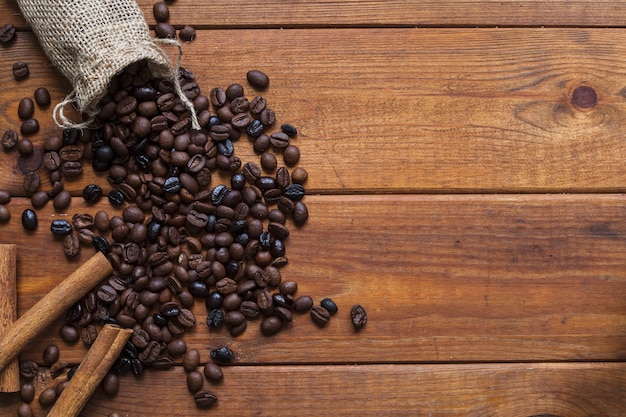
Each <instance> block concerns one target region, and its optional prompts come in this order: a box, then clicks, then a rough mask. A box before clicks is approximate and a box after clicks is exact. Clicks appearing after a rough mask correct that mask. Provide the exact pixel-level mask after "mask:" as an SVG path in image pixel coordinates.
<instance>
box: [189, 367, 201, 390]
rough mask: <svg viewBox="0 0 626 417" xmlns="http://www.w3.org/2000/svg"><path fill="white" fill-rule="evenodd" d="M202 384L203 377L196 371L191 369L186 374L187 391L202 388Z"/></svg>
mask: <svg viewBox="0 0 626 417" xmlns="http://www.w3.org/2000/svg"><path fill="white" fill-rule="evenodd" d="M202 385H204V377H203V376H202V374H201V373H200V372H198V371H191V372H189V373H188V374H187V389H189V392H192V393H195V392H198V391H200V390H201V389H202Z"/></svg>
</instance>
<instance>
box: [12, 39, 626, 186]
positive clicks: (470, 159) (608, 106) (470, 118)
mask: <svg viewBox="0 0 626 417" xmlns="http://www.w3.org/2000/svg"><path fill="white" fill-rule="evenodd" d="M206 33H207V34H208V33H210V37H209V36H204V37H203V36H202V34H200V36H199V40H198V41H197V42H195V43H192V44H189V45H186V46H185V57H184V65H185V66H186V67H188V68H189V69H191V70H192V71H194V72H195V73H196V75H197V78H198V80H199V82H200V84H201V86H202V87H203V89H204V91H205V92H207V93H208V91H209V90H210V88H212V87H213V86H216V85H218V86H227V85H229V84H230V83H232V82H240V83H245V73H246V71H247V70H249V69H251V68H259V69H262V70H264V71H265V72H266V73H268V74H269V75H270V77H271V78H272V85H271V87H270V88H269V90H268V91H267V92H265V93H264V96H265V97H267V99H268V102H269V103H270V105H271V106H272V107H273V108H274V109H275V110H276V112H277V115H278V118H279V121H280V122H289V123H292V124H294V125H295V126H297V127H298V128H299V129H300V130H299V132H300V133H299V136H298V138H297V139H296V140H295V143H297V145H298V146H299V147H300V149H301V153H302V158H301V162H300V163H301V166H304V167H305V168H307V169H309V170H310V171H311V173H310V181H309V183H308V184H307V186H308V187H309V189H310V190H311V192H314V193H353V192H359V193H361V192H376V193H390V192H400V193H411V192H563V191H566V192H589V191H593V192H598V191H601V192H621V191H623V190H624V184H625V183H626V171H625V170H623V169H622V161H623V160H624V159H625V158H626V144H625V142H624V140H623V138H622V126H623V124H624V114H626V102H625V101H624V98H623V91H622V86H623V85H624V83H625V82H626V71H625V70H624V68H625V67H626V66H625V65H624V58H623V57H624V56H626V47H624V45H626V35H625V34H624V33H623V32H622V31H620V30H613V29H607V30H604V29H602V30H601V29H597V30H591V29H566V30H557V29H554V30H542V29H535V30H527V29H523V30H522V29H508V30H505V29H493V30H488V29H483V30H476V29H471V30H470V29H467V30H445V29H422V30H417V29H350V30H347V29H346V30H338V29H333V30H330V29H329V30H267V31H264V32H263V35H262V38H263V42H259V41H258V39H259V36H260V35H259V32H258V31H256V30H250V31H247V30H241V31H238V32H237V36H233V35H232V32H229V31H211V32H206ZM522 38H523V39H524V42H519V40H520V39H522ZM0 53H1V54H2V58H3V60H2V62H4V63H5V64H4V66H5V68H6V70H4V71H1V72H0V86H1V87H0V102H1V103H3V104H2V108H0V125H1V126H3V128H8V127H16V126H19V120H18V119H17V116H16V109H17V104H18V102H19V100H20V99H21V98H22V97H24V96H30V95H31V94H32V91H34V89H35V88H36V87H38V86H40V85H47V86H49V87H50V88H51V90H52V94H53V97H54V99H55V100H59V99H60V97H62V96H63V95H64V94H65V93H67V92H68V87H67V84H66V83H62V82H60V79H59V77H58V76H55V71H54V70H53V69H52V68H50V66H49V65H48V64H47V61H46V59H45V58H43V57H41V54H40V52H39V47H38V46H36V45H35V42H34V40H33V38H32V37H30V38H26V36H22V37H20V40H19V41H18V43H17V44H16V45H14V46H13V47H12V48H8V49H2V50H0ZM25 56H26V57H30V58H29V59H30V61H31V64H32V73H33V75H32V76H31V77H30V78H29V79H28V80H26V81H23V82H20V83H16V82H15V81H14V80H13V78H12V76H11V74H10V70H9V68H10V67H9V66H10V64H11V63H12V62H14V61H15V60H17V59H21V57H25ZM207 63H213V64H212V65H207ZM51 80H55V81H51ZM579 86H590V87H591V88H593V89H594V91H595V92H596V94H597V97H598V101H597V104H596V105H595V106H593V107H591V108H580V107H576V106H574V105H572V103H571V100H572V95H573V91H574V90H575V89H576V88H577V87H579ZM248 94H249V95H250V96H251V97H252V96H253V95H254V94H255V92H254V91H252V89H248ZM50 112H51V110H50V109H48V110H44V111H41V112H39V111H38V112H37V116H36V117H38V118H39V119H40V120H41V122H42V125H43V127H42V131H41V134H39V135H37V136H36V137H35V141H36V142H38V143H41V138H42V137H43V136H45V135H50V134H54V132H55V128H54V126H53V125H52V123H51V120H50ZM57 133H58V131H57ZM237 146H238V149H237V152H238V154H239V155H240V156H241V157H242V159H243V160H244V161H247V160H250V159H252V158H254V159H255V160H256V158H258V156H255V155H254V154H253V152H252V150H251V149H250V148H251V146H250V145H249V144H248V143H247V141H240V142H239V144H238V145H237ZM0 167H1V168H0V177H1V178H3V180H2V187H3V188H8V189H10V190H11V191H13V192H15V193H20V189H21V182H22V178H21V176H20V175H15V174H16V172H17V171H16V162H15V154H9V155H6V154H4V153H2V155H0ZM4 178H7V179H6V180H5V179H4ZM93 181H95V179H94V176H93V174H92V173H90V171H89V172H86V173H85V174H84V176H83V178H82V179H81V180H79V181H76V182H74V183H73V185H72V186H71V187H72V189H73V190H74V191H75V192H77V191H78V189H80V188H81V186H83V185H85V184H86V183H89V182H93ZM74 187H75V188H74Z"/></svg>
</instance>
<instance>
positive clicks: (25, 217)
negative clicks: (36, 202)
mask: <svg viewBox="0 0 626 417" xmlns="http://www.w3.org/2000/svg"><path fill="white" fill-rule="evenodd" d="M38 223H39V221H38V219H37V214H36V213H35V212H34V211H33V210H31V209H26V210H24V211H23V212H22V226H23V227H24V229H25V230H28V231H33V230H35V229H37V224H38Z"/></svg>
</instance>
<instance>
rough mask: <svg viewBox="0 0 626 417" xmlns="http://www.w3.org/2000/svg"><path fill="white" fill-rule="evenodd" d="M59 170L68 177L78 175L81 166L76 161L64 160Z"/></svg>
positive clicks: (80, 171)
mask: <svg viewBox="0 0 626 417" xmlns="http://www.w3.org/2000/svg"><path fill="white" fill-rule="evenodd" d="M61 171H62V172H63V175H64V176H66V177H68V178H75V177H78V176H80V174H81V173H82V172H83V167H82V164H81V163H80V162H78V161H66V162H64V163H63V166H62V167H61Z"/></svg>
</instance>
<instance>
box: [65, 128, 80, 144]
mask: <svg viewBox="0 0 626 417" xmlns="http://www.w3.org/2000/svg"><path fill="white" fill-rule="evenodd" d="M79 138H80V130H79V129H63V144H64V145H66V146H67V145H75V144H76V143H78V140H79Z"/></svg>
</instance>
